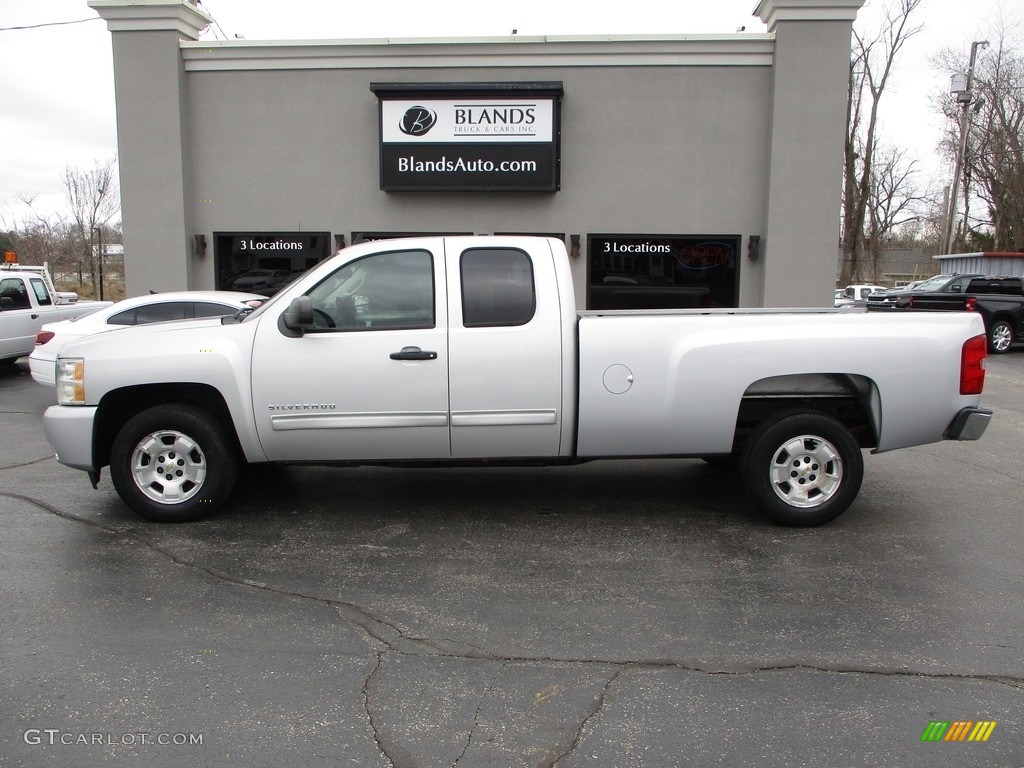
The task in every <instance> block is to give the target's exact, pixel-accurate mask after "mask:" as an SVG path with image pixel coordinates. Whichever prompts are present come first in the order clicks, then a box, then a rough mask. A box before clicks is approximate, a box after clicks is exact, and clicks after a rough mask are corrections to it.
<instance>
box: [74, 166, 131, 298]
mask: <svg viewBox="0 0 1024 768" xmlns="http://www.w3.org/2000/svg"><path fill="white" fill-rule="evenodd" d="M61 181H62V182H63V184H64V197H65V199H66V200H67V203H68V206H69V207H70V212H71V219H72V225H73V227H74V230H75V233H76V235H77V238H78V244H79V247H80V253H81V262H82V263H83V264H85V265H87V267H88V270H89V274H90V276H91V280H92V285H93V295H94V296H97V295H102V289H100V287H99V286H100V279H101V273H102V261H101V260H102V254H97V253H96V251H95V250H94V248H93V243H94V241H96V240H98V238H96V237H95V236H96V235H99V234H102V232H103V228H104V227H106V226H108V225H109V224H110V221H111V220H112V219H113V218H114V216H115V215H116V214H117V212H118V210H119V204H120V198H119V195H118V190H117V158H111V159H110V160H107V161H106V162H102V163H101V162H97V163H96V164H95V165H94V166H93V168H92V169H91V170H80V169H77V168H72V167H71V166H67V167H66V168H65V169H64V173H63V174H62V175H61Z"/></svg>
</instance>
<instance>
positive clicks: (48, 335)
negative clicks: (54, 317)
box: [36, 331, 57, 347]
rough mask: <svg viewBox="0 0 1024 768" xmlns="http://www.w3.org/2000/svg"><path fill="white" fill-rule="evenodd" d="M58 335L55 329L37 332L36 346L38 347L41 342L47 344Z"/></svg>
mask: <svg viewBox="0 0 1024 768" xmlns="http://www.w3.org/2000/svg"><path fill="white" fill-rule="evenodd" d="M56 335H57V334H55V333H54V332H53V331H40V332H39V333H37V334H36V346H37V347H38V346H39V345H40V344H45V343H46V342H48V341H49V340H50V339H52V338H53V337H54V336H56Z"/></svg>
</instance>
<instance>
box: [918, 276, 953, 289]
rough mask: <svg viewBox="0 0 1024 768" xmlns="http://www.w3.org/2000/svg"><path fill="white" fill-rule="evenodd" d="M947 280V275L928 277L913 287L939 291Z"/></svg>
mask: <svg viewBox="0 0 1024 768" xmlns="http://www.w3.org/2000/svg"><path fill="white" fill-rule="evenodd" d="M948 282H949V275H936V276H935V277H930V278H928V279H927V280H925V281H924V282H923V283H921V284H919V285H918V286H917V287H915V288H914V290H915V291H941V290H942V289H943V288H944V287H945V286H946V284H947V283H948Z"/></svg>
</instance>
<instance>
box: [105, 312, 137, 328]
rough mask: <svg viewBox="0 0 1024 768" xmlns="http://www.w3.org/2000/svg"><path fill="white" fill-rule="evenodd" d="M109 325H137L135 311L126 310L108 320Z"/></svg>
mask: <svg viewBox="0 0 1024 768" xmlns="http://www.w3.org/2000/svg"><path fill="white" fill-rule="evenodd" d="M107 325H135V310H134V309H126V310H124V311H123V312H118V313H117V314H116V315H111V316H110V317H109V318H107Z"/></svg>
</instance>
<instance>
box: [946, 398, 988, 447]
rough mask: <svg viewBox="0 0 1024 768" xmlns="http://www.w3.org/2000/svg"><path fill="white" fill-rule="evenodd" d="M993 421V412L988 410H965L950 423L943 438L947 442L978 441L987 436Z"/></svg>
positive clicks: (973, 407)
mask: <svg viewBox="0 0 1024 768" xmlns="http://www.w3.org/2000/svg"><path fill="white" fill-rule="evenodd" d="M991 419H992V411H990V410H989V409H988V408H978V407H976V406H971V407H970V408H964V409H963V410H961V411H960V413H958V414H957V415H956V417H955V418H954V419H953V421H951V422H950V423H949V426H948V427H947V428H946V434H945V435H943V437H945V438H946V439H947V440H977V439H978V438H980V437H981V436H982V435H983V434H985V430H986V429H987V428H988V423H989V421H991Z"/></svg>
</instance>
